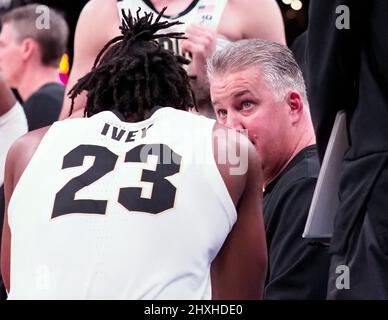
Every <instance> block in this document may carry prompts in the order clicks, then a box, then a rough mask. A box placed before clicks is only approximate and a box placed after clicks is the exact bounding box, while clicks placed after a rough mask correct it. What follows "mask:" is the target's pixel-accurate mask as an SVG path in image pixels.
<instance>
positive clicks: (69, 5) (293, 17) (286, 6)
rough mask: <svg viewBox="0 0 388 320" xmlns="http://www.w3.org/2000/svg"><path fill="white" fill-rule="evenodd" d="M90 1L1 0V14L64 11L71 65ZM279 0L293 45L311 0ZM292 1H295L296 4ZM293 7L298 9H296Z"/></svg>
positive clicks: (288, 39)
mask: <svg viewBox="0 0 388 320" xmlns="http://www.w3.org/2000/svg"><path fill="white" fill-rule="evenodd" d="M88 1H89V0H77V1H68V0H40V1H34V0H0V14H1V13H2V12H6V11H8V10H10V9H12V8H15V7H18V6H20V5H23V4H28V3H42V4H45V5H48V6H51V7H54V8H56V9H59V10H60V11H62V12H63V13H64V14H65V17H66V20H67V22H68V24H69V26H70V30H71V32H70V39H69V56H70V65H71V62H72V53H73V38H74V31H75V26H76V23H77V19H78V16H79V13H80V12H81V10H82V8H83V6H84V5H85V4H86V3H87V2H88ZM277 2H278V4H279V6H280V8H281V10H282V14H283V19H284V24H285V28H286V37H287V43H288V45H291V44H292V43H293V41H294V40H295V38H296V37H297V36H298V35H299V34H300V33H302V32H303V31H304V30H305V29H306V27H307V22H308V20H307V11H308V4H309V0H277ZM292 2H294V4H293V3H292ZM300 3H302V7H301V8H300V9H298V8H299V7H300ZM295 4H296V6H295ZM292 7H294V8H296V9H298V10H294V9H292Z"/></svg>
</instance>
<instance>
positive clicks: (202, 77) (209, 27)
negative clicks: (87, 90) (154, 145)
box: [60, 0, 286, 119]
mask: <svg viewBox="0 0 388 320" xmlns="http://www.w3.org/2000/svg"><path fill="white" fill-rule="evenodd" d="M165 6H167V10H166V11H165V13H164V14H163V16H162V18H161V19H162V20H163V21H168V22H173V21H176V20H177V19H179V21H181V22H184V24H181V25H173V26H172V28H173V29H171V30H168V31H169V32H185V33H186V36H187V39H184V40H182V41H180V40H178V39H173V40H170V39H168V38H162V39H160V41H161V42H162V44H163V45H164V46H165V48H168V49H171V50H174V51H175V53H179V54H182V53H185V54H186V55H187V57H190V60H191V63H190V65H189V68H188V73H189V75H190V77H191V80H192V81H191V84H192V87H193V89H194V90H195V94H196V98H197V108H198V110H199V111H200V113H202V114H205V115H207V116H213V117H214V111H213V108H212V105H211V101H210V93H209V85H208V80H207V76H206V59H207V58H209V57H210V56H211V55H212V53H213V52H214V50H215V49H216V48H217V47H221V46H223V45H225V44H227V43H229V42H230V41H236V40H240V39H254V38H260V39H266V40H272V41H275V42H279V43H281V44H285V43H286V39H285V32H284V24H283V20H282V15H281V11H280V9H279V6H278V5H277V3H276V1H275V0H90V1H89V2H88V3H87V4H86V6H85V7H84V9H83V11H82V12H81V15H80V17H79V20H78V24H77V30H76V34H75V39H74V63H73V68H72V71H71V73H70V78H69V84H68V88H71V87H72V86H73V85H74V83H75V82H76V80H77V79H78V78H80V77H82V76H83V75H85V74H86V72H87V71H88V70H89V69H90V68H91V66H92V63H93V61H94V58H95V56H96V55H97V53H98V52H99V51H100V50H101V48H102V46H103V45H104V44H105V43H106V42H107V41H108V40H109V39H111V38H113V37H115V36H116V35H117V33H118V27H119V21H120V16H119V13H120V11H119V10H118V8H119V9H125V10H128V9H130V10H132V11H136V10H137V9H138V8H139V7H140V8H141V12H144V11H145V12H153V13H154V14H158V13H159V12H160V11H161V9H162V8H163V7H165ZM99 21H104V23H103V25H102V26H101V25H98V26H97V25H96V23H99ZM96 28H97V29H98V32H96ZM91 34H92V35H93V36H92V37H91V36H90V35H91ZM84 106H85V97H82V98H81V97H79V98H77V100H76V101H75V106H74V108H75V111H76V110H82V109H83V108H84ZM69 110H70V100H69V99H66V98H65V101H64V106H63V109H62V112H61V116H60V119H64V118H67V117H68V116H69ZM76 115H82V111H81V112H74V113H73V116H76Z"/></svg>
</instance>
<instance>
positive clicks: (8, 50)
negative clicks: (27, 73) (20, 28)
mask: <svg viewBox="0 0 388 320" xmlns="http://www.w3.org/2000/svg"><path fill="white" fill-rule="evenodd" d="M22 68H23V45H22V44H21V43H20V42H19V41H18V39H17V34H16V31H15V30H14V28H13V26H12V23H5V24H4V25H3V26H2V30H1V33H0V70H1V73H2V75H3V77H4V80H5V81H6V83H7V84H8V85H9V86H11V87H17V84H18V80H19V78H20V75H21V71H22Z"/></svg>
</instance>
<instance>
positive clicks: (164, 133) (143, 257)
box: [8, 108, 237, 299]
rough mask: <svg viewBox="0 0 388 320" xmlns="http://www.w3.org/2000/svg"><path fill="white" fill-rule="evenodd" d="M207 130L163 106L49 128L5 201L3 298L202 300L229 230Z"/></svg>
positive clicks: (205, 123)
mask: <svg viewBox="0 0 388 320" xmlns="http://www.w3.org/2000/svg"><path fill="white" fill-rule="evenodd" d="M213 126H214V121H213V120H210V119H207V118H205V117H202V116H197V115H193V114H190V113H188V112H184V111H179V110H175V109H171V108H161V109H159V110H157V111H156V112H155V113H154V114H153V115H152V116H151V117H150V118H149V119H147V120H145V121H142V122H137V123H128V122H123V121H121V120H120V119H119V118H118V117H117V116H116V115H115V114H114V113H113V112H109V111H105V112H101V113H99V114H97V115H95V116H93V117H91V118H87V119H68V120H64V121H60V122H56V123H54V124H53V125H52V127H51V128H50V129H49V131H48V132H47V133H46V135H45V136H44V138H43V139H42V141H41V143H40V145H39V147H38V148H37V150H36V152H35V154H34V156H33V157H32V159H31V161H30V163H29V165H28V166H27V168H26V169H25V171H24V173H23V175H22V176H21V178H20V180H19V182H18V184H17V186H16V188H15V190H14V192H13V195H12V197H11V200H10V205H9V211H8V214H9V224H10V228H11V233H12V240H11V291H10V294H9V298H10V299H209V298H211V282H210V264H211V262H212V261H213V259H214V258H215V256H216V255H217V253H218V251H219V250H220V248H221V246H222V245H223V243H224V240H225V238H226V237H227V235H228V233H229V232H230V230H231V228H232V226H233V225H234V223H235V221H236V217H237V216H236V209H235V207H234V204H233V202H232V199H231V198H230V195H229V193H228V191H227V188H226V186H225V184H224V182H223V179H222V177H221V175H220V173H219V170H218V168H217V164H216V163H215V160H214V156H213V147H212V130H213Z"/></svg>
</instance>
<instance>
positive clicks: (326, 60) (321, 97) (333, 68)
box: [305, 0, 369, 160]
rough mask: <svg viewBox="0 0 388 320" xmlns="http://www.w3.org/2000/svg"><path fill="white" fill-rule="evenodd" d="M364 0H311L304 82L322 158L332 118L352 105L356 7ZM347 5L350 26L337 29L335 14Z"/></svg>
mask: <svg viewBox="0 0 388 320" xmlns="http://www.w3.org/2000/svg"><path fill="white" fill-rule="evenodd" d="M365 2H366V3H367V4H368V5H369V2H368V1H354V0H330V1H322V0H311V2H310V7H309V26H308V29H307V39H306V48H305V49H306V53H305V54H306V56H305V57H306V66H305V67H306V74H305V75H306V85H307V92H308V97H309V102H310V109H311V117H312V120H313V123H314V128H315V131H316V136H317V145H318V153H319V157H320V159H321V160H322V159H323V155H324V152H325V150H326V146H327V142H328V140H329V137H330V133H331V129H332V127H333V123H334V119H335V116H336V114H337V112H338V111H339V110H341V109H345V110H347V111H348V114H349V115H350V114H351V113H352V112H353V110H354V108H355V105H356V99H357V91H358V85H357V81H358V75H359V68H360V66H359V65H360V62H359V61H360V49H359V47H360V32H361V31H360V26H361V23H360V19H361V17H362V14H361V12H362V8H360V6H361V5H362V4H363V3H365ZM341 5H345V6H347V8H349V18H350V28H349V29H339V28H337V25H336V22H337V23H338V21H337V19H339V20H341V17H342V16H341V14H340V13H336V10H337V8H339V9H341V7H340V6H341Z"/></svg>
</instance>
